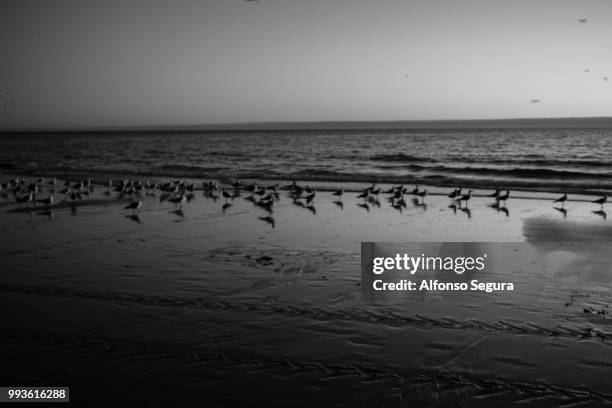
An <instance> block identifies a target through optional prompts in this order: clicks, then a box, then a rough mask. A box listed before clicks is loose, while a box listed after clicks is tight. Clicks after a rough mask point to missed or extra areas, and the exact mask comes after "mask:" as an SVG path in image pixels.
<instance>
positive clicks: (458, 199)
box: [457, 190, 472, 206]
mask: <svg viewBox="0 0 612 408" xmlns="http://www.w3.org/2000/svg"><path fill="white" fill-rule="evenodd" d="M470 198H472V190H469V191H468V193H467V194H464V195H462V196H460V197H458V198H457V201H459V203H461V202H463V201H465V205H466V206H467V203H468V201H470Z"/></svg>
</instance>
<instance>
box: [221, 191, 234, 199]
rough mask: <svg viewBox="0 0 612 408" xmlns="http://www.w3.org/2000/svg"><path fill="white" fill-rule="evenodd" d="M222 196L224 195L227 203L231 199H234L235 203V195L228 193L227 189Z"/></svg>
mask: <svg viewBox="0 0 612 408" xmlns="http://www.w3.org/2000/svg"><path fill="white" fill-rule="evenodd" d="M221 194H222V195H223V198H225V202H227V200H228V199H230V198H231V199H232V201H234V195H233V194H230V193H228V192H227V191H225V189H223V191H222V192H221Z"/></svg>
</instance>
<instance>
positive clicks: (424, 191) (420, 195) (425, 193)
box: [417, 189, 427, 204]
mask: <svg viewBox="0 0 612 408" xmlns="http://www.w3.org/2000/svg"><path fill="white" fill-rule="evenodd" d="M426 195H427V189H425V190H423V191H419V192H418V193H417V196H419V197H421V204H423V203H424V202H425V196H426Z"/></svg>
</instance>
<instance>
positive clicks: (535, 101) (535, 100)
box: [531, 99, 540, 103]
mask: <svg viewBox="0 0 612 408" xmlns="http://www.w3.org/2000/svg"><path fill="white" fill-rule="evenodd" d="M538 102H540V100H539V99H532V100H531V103H538Z"/></svg>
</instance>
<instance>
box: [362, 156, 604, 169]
mask: <svg viewBox="0 0 612 408" xmlns="http://www.w3.org/2000/svg"><path fill="white" fill-rule="evenodd" d="M541 157H542V156H540V155H537V154H531V155H525V156H523V157H517V158H514V159H492V158H491V157H483V158H477V157H462V158H457V160H456V161H455V162H456V163H464V164H490V165H520V164H529V165H532V166H543V167H556V166H558V167H594V168H599V167H601V168H607V169H609V168H610V162H607V161H602V160H601V159H598V158H593V159H565V160H564V159H544V158H541ZM368 159H369V160H371V161H380V162H390V163H439V162H441V161H440V160H438V159H435V158H433V157H420V156H413V155H409V154H404V153H397V154H379V155H374V156H370V157H369V158H368ZM447 160H448V159H447Z"/></svg>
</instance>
